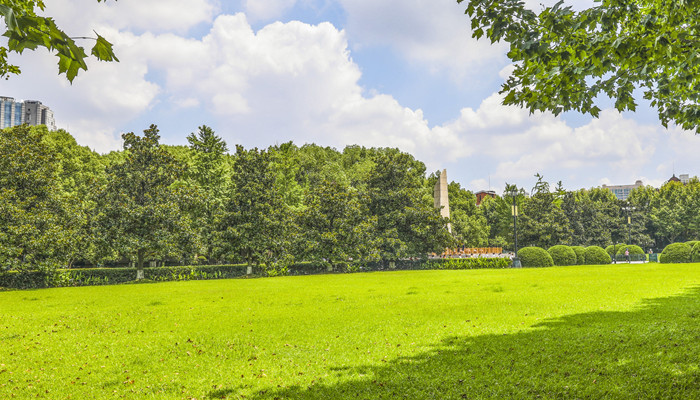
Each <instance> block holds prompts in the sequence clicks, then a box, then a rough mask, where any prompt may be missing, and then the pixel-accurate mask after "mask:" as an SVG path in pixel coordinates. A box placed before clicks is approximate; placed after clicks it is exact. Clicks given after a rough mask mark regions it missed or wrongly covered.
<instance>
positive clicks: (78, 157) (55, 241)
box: [0, 125, 453, 270]
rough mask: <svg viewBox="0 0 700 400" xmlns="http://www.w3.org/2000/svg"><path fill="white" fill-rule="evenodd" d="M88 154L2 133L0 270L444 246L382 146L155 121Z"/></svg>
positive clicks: (419, 188) (61, 134)
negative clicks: (260, 139) (176, 136)
mask: <svg viewBox="0 0 700 400" xmlns="http://www.w3.org/2000/svg"><path fill="white" fill-rule="evenodd" d="M122 138H123V149H122V150H121V151H113V152H111V153H108V154H105V155H99V154H97V153H95V152H93V151H91V150H90V149H88V148H87V147H84V146H79V145H78V144H77V143H76V141H75V139H74V138H73V137H72V136H71V135H70V134H69V133H68V132H65V131H62V130H59V131H55V132H49V131H47V130H46V128H45V127H43V126H39V127H29V126H19V127H13V128H8V129H5V130H3V131H2V134H1V135H0V211H1V212H0V265H1V266H2V268H3V269H6V270H7V269H19V270H21V269H37V268H47V266H51V265H56V264H61V265H75V264H91V265H93V264H97V265H104V264H107V265H109V264H110V263H125V262H129V263H133V264H135V266H137V267H138V269H139V270H142V269H143V267H144V266H145V265H148V263H149V262H151V261H160V262H162V261H170V262H177V263H182V264H192V263H225V262H226V263H230V262H234V263H237V262H243V263H248V264H250V265H258V266H265V267H266V268H277V267H278V266H283V265H285V264H288V263H291V262H295V261H316V262H320V263H327V264H328V265H333V264H335V263H341V262H342V263H355V264H357V263H367V262H370V261H378V260H398V259H405V258H413V257H424V256H425V255H426V254H427V253H430V252H441V251H442V250H443V249H444V248H445V247H447V246H450V245H452V243H453V238H452V237H451V236H450V235H449V233H448V232H447V230H446V226H447V220H446V219H444V218H442V217H441V216H440V215H439V212H438V210H436V209H435V208H434V207H433V203H432V188H431V187H429V182H428V181H429V179H428V178H427V177H426V173H425V165H424V164H423V163H422V162H420V161H418V160H416V159H414V158H413V157H412V156H411V155H409V154H407V153H404V152H401V151H399V150H397V149H390V148H364V147H360V146H348V147H346V148H345V149H344V150H343V151H342V152H339V151H337V150H335V149H332V148H329V147H321V146H317V145H313V144H310V145H304V146H301V147H298V146H296V145H294V144H293V143H291V142H290V143H284V144H281V145H275V146H270V147H269V148H267V149H257V148H252V149H246V148H244V147H243V146H240V145H237V146H235V149H234V151H233V152H232V153H229V149H228V146H227V144H226V143H225V142H224V140H223V139H222V138H220V137H219V136H217V135H216V134H215V133H214V131H213V130H212V129H211V128H209V127H207V126H202V127H200V128H199V130H198V131H197V132H194V133H192V134H190V135H189V136H188V137H187V141H188V143H189V145H188V146H168V145H163V144H161V143H160V134H159V131H158V128H157V127H156V126H155V125H151V126H150V127H149V128H148V129H146V130H144V132H143V134H142V135H137V134H134V133H126V134H124V135H122Z"/></svg>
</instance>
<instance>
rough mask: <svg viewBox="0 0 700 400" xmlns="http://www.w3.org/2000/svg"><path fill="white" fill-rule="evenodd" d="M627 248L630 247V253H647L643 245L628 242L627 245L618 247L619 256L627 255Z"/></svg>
mask: <svg viewBox="0 0 700 400" xmlns="http://www.w3.org/2000/svg"><path fill="white" fill-rule="evenodd" d="M625 249H629V251H630V255H644V254H645V253H644V250H643V249H642V248H641V247H639V246H637V245H634V244H627V245H625V246H623V247H620V248H618V249H617V255H618V256H624V255H625ZM619 259H620V258H618V260H619Z"/></svg>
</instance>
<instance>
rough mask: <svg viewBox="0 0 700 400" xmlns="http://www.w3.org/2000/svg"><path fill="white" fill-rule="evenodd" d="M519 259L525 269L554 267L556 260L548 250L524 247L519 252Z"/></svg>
mask: <svg viewBox="0 0 700 400" xmlns="http://www.w3.org/2000/svg"><path fill="white" fill-rule="evenodd" d="M518 258H519V259H520V262H521V263H522V264H523V267H552V266H554V260H552V256H551V255H549V253H548V252H547V250H545V249H542V248H539V247H524V248H522V249H520V250H518Z"/></svg>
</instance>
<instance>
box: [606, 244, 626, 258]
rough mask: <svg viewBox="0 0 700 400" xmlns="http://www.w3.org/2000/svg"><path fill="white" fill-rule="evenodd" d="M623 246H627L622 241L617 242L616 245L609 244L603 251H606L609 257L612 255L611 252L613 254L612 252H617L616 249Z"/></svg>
mask: <svg viewBox="0 0 700 400" xmlns="http://www.w3.org/2000/svg"><path fill="white" fill-rule="evenodd" d="M625 246H627V245H626V244H624V243H618V244H616V245H612V244H611V245H610V246H608V247H606V248H605V252H606V253H608V255H610V257H612V256H613V254H615V253H614V252H617V251H618V250H620V247H622V248H624V247H625ZM623 252H624V250H623Z"/></svg>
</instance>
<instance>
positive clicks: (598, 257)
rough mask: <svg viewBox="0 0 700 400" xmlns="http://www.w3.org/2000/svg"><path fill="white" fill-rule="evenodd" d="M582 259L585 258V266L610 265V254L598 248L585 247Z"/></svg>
mask: <svg viewBox="0 0 700 400" xmlns="http://www.w3.org/2000/svg"><path fill="white" fill-rule="evenodd" d="M584 257H585V258H586V264H587V265H603V264H610V263H611V262H612V258H610V254H608V252H607V251H605V250H604V249H603V248H602V247H600V246H588V247H586V251H585V252H584Z"/></svg>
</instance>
